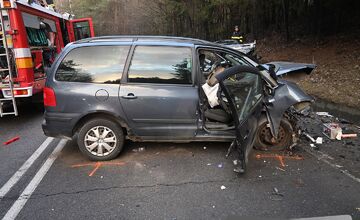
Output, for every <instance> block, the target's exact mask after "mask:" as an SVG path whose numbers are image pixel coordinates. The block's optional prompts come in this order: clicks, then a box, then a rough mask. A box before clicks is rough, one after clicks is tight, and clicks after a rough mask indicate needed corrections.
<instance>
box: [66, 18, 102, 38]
mask: <svg viewBox="0 0 360 220" xmlns="http://www.w3.org/2000/svg"><path fill="white" fill-rule="evenodd" d="M69 22H70V26H69V28H68V31H69V40H70V41H71V42H72V41H77V40H81V39H84V38H89V37H94V36H95V34H94V27H93V23H92V19H91V18H80V19H74V20H70V21H69Z"/></svg>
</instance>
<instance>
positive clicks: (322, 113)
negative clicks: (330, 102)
mask: <svg viewBox="0 0 360 220" xmlns="http://www.w3.org/2000/svg"><path fill="white" fill-rule="evenodd" d="M316 114H317V115H318V116H326V117H334V116H332V115H330V114H329V112H316Z"/></svg>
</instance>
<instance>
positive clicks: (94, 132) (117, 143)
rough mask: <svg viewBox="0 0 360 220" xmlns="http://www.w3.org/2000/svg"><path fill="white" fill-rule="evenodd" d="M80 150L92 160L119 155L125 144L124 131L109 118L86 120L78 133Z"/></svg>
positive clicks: (108, 158) (102, 159)
mask: <svg viewBox="0 0 360 220" xmlns="http://www.w3.org/2000/svg"><path fill="white" fill-rule="evenodd" d="M77 142H78V145H79V149H80V151H81V152H82V153H83V154H85V155H86V156H87V157H88V158H89V159H90V160H95V161H105V160H111V159H114V158H115V157H117V156H118V155H119V153H120V151H121V150H122V148H123V145H124V133H123V131H122V129H121V127H119V126H118V125H117V124H116V123H114V122H112V121H109V120H107V119H100V118H98V119H92V120H90V121H88V122H86V123H85V124H84V125H83V126H82V127H81V129H80V131H79V135H78V141H77Z"/></svg>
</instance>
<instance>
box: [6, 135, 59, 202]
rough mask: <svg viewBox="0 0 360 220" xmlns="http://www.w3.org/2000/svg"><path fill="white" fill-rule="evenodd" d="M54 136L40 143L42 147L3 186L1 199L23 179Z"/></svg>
mask: <svg viewBox="0 0 360 220" xmlns="http://www.w3.org/2000/svg"><path fill="white" fill-rule="evenodd" d="M53 140H54V138H51V137H48V138H46V140H45V141H44V142H43V143H42V144H41V145H40V147H39V148H38V149H37V150H36V151H35V152H34V153H33V154H32V155H31V156H30V157H29V159H27V160H26V161H25V163H24V164H23V165H22V166H21V167H20V168H19V170H18V171H16V173H14V175H13V176H12V177H11V178H10V179H9V180H8V181H7V182H6V183H5V184H4V185H3V186H2V187H1V189H0V200H1V199H2V198H3V197H4V196H5V195H6V194H7V193H8V192H9V191H10V190H11V188H12V187H13V186H14V185H15V184H16V183H17V182H18V181H19V180H20V179H21V177H22V176H23V175H24V174H25V173H26V171H28V169H29V168H30V167H31V166H32V164H33V163H34V162H35V161H36V159H37V158H38V157H39V156H40V155H41V154H42V152H44V150H45V149H46V148H47V147H48V146H49V144H50V143H51V142H52V141H53Z"/></svg>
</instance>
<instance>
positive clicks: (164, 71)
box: [128, 46, 192, 84]
mask: <svg viewBox="0 0 360 220" xmlns="http://www.w3.org/2000/svg"><path fill="white" fill-rule="evenodd" d="M191 70H192V56H191V49H190V48H187V47H168V46H138V47H136V48H135V53H134V56H133V59H132V61H131V65H130V68H129V74H128V81H129V82H136V83H164V84H192V79H191Z"/></svg>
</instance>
